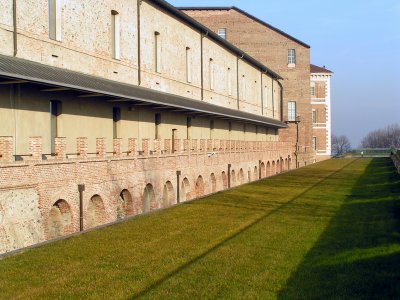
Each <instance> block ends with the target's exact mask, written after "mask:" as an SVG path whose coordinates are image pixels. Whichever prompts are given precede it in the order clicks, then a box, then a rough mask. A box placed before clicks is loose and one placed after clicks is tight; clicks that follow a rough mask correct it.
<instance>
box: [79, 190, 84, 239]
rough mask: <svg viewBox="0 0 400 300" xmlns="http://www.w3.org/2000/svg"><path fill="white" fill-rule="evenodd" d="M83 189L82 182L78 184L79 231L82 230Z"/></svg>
mask: <svg viewBox="0 0 400 300" xmlns="http://www.w3.org/2000/svg"><path fill="white" fill-rule="evenodd" d="M84 191H85V185H84V184H78V192H79V231H83V192H84Z"/></svg>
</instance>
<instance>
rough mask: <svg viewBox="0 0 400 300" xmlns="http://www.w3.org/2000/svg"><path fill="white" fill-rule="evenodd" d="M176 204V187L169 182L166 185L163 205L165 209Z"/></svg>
mask: <svg viewBox="0 0 400 300" xmlns="http://www.w3.org/2000/svg"><path fill="white" fill-rule="evenodd" d="M175 203H176V198H175V191H174V186H173V185H172V183H171V181H167V182H166V183H165V184H164V189H163V196H162V205H163V207H168V206H171V205H173V204H175Z"/></svg>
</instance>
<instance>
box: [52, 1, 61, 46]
mask: <svg viewBox="0 0 400 300" xmlns="http://www.w3.org/2000/svg"><path fill="white" fill-rule="evenodd" d="M49 38H50V39H52V40H56V41H61V0H49Z"/></svg>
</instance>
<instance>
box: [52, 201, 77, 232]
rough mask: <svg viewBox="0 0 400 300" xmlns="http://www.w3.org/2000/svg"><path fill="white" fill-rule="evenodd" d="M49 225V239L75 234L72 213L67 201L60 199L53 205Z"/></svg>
mask: <svg viewBox="0 0 400 300" xmlns="http://www.w3.org/2000/svg"><path fill="white" fill-rule="evenodd" d="M47 225H48V226H47V230H48V231H47V232H48V238H49V239H54V238H56V237H60V236H64V235H67V234H71V233H73V232H74V228H73V223H72V211H71V207H70V205H69V204H68V202H67V201H65V200H63V199H60V200H57V201H56V202H55V203H54V204H53V206H52V207H51V209H50V213H49V217H48V220H47Z"/></svg>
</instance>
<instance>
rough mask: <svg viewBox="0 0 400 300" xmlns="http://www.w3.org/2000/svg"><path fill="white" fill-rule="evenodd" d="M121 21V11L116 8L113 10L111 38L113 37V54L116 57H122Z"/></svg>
mask: <svg viewBox="0 0 400 300" xmlns="http://www.w3.org/2000/svg"><path fill="white" fill-rule="evenodd" d="M120 26H121V25H120V21H119V13H118V12H117V11H115V10H112V11H111V32H112V35H111V38H112V41H111V42H112V55H113V58H115V59H120V57H121V53H120V52H121V27H120Z"/></svg>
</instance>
